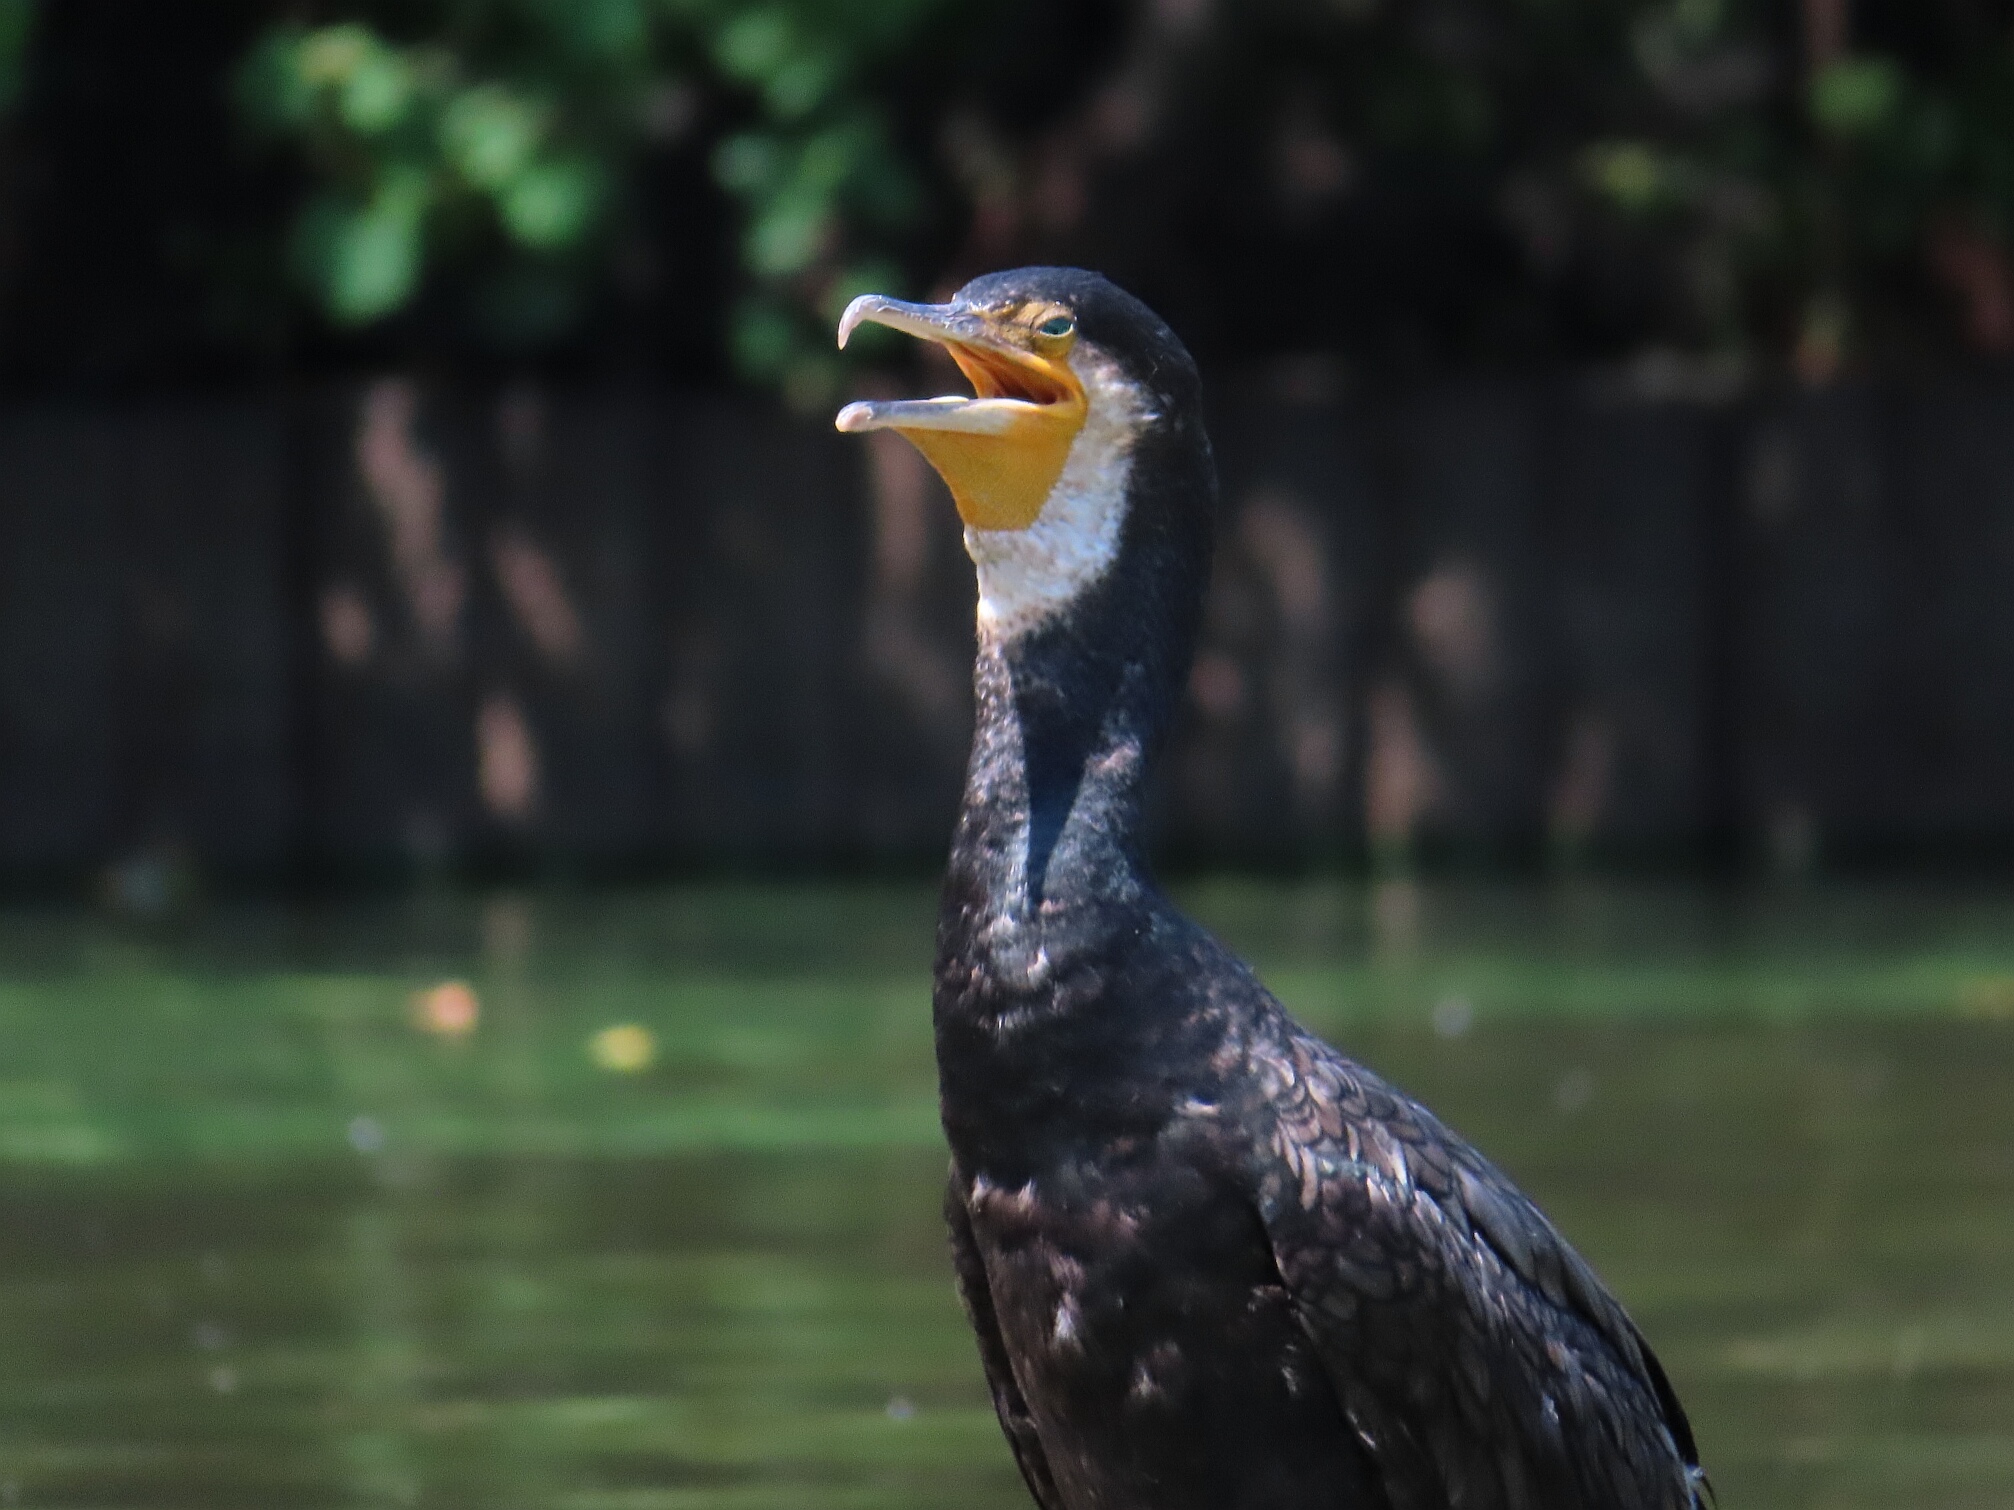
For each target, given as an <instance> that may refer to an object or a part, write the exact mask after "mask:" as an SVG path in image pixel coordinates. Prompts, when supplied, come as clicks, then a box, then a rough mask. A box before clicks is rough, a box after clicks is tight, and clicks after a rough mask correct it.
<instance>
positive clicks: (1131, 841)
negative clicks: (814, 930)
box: [939, 563, 1194, 984]
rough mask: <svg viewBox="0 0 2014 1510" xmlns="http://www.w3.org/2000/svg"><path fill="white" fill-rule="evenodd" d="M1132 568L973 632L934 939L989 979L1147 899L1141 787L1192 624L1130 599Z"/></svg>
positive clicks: (1146, 597)
mask: <svg viewBox="0 0 2014 1510" xmlns="http://www.w3.org/2000/svg"><path fill="white" fill-rule="evenodd" d="M1128 564H1129V565H1130V564H1133V563H1128ZM1132 575H1133V574H1132V573H1131V572H1129V571H1126V570H1124V569H1121V570H1120V571H1118V572H1115V573H1114V577H1113V579H1111V580H1108V582H1107V583H1105V584H1102V585H1101V587H1100V589H1099V590H1096V591H1094V592H1092V593H1090V594H1088V595H1087V599H1086V601H1084V602H1081V603H1079V604H1077V605H1073V607H1072V609H1071V610H1070V611H1069V612H1068V613H1067V614H1065V615H1062V616H1060V617H1059V618H1058V620H1057V621H1055V622H1053V623H1051V624H1048V625H1045V626H1042V627H1040V628H1037V629H1035V630H1033V631H1029V632H1025V633H1023V634H1020V635H1018V636H1015V637H1012V638H1006V637H999V636H995V635H991V634H988V633H985V632H984V631H983V630H982V634H981V639H980V645H979V654H978V659H977V662H976V665H975V668H974V690H975V692H976V702H977V721H976V727H975V730H974V736H973V746H972V760H971V765H970V767H969V769H968V772H967V777H966V787H965V802H964V808H963V811H962V813H961V815H960V818H959V824H958V831H957V836H956V838H955V840H954V842H953V846H952V854H951V863H950V867H949V872H948V874H947V876H946V890H945V912H944V916H943V919H942V931H941V934H940V940H939V946H940V955H950V956H957V957H960V958H963V959H965V960H967V961H968V962H970V963H972V964H975V965H984V966H986V967H988V968H989V969H991V970H994V971H997V972H998V973H999V974H1000V975H1001V976H1002V977H1003V982H1002V983H1003V984H1004V983H1005V980H1011V979H1013V978H1015V977H1016V976H1019V975H1021V974H1022V972H1023V971H1024V970H1025V969H1027V968H1028V967H1029V966H1030V962H1031V961H1033V960H1034V959H1036V958H1037V957H1041V956H1045V955H1046V956H1047V957H1051V958H1053V957H1054V956H1055V955H1056V954H1057V953H1058V951H1059V950H1062V949H1065V948H1068V947H1070V946H1071V945H1072V944H1073V943H1075V944H1077V945H1089V944H1092V943H1093V942H1094V941H1095V937H1096V936H1097V935H1099V934H1102V933H1108V932H1109V931H1111V930H1113V929H1116V928H1123V927H1126V926H1128V922H1127V920H1128V918H1129V917H1137V915H1138V913H1139V911H1140V909H1142V908H1144V907H1146V906H1148V905H1150V904H1151V901H1152V899H1153V897H1154V896H1155V895H1156V894H1155V892H1154V890H1153V887H1152V884H1151V882H1150V880H1149V878H1148V874H1147V868H1146V862H1145V859H1144V854H1143V845H1142V834H1141V827H1142V821H1143V808H1144V803H1145V797H1146V785H1147V779H1148V776H1149V774H1150V771H1151V768H1152V764H1153V759H1154V755H1155V752H1156V750H1157V748H1158V747H1159V745H1160V743H1161V736H1162V734H1163V733H1164V731H1165V729H1166V726H1167V723H1168V720H1169V717H1170V714H1171V711H1172V709H1173V707H1174V704H1175V701H1176V696H1177V693H1178V691H1179V689H1180V687H1181V686H1182V684H1183V683H1184V681H1185V680H1186V678H1187V674H1188V664H1189V656H1190V645H1191V640H1192V638H1193V630H1194V626H1193V617H1194V615H1193V613H1192V612H1188V611H1177V612H1176V613H1174V614H1173V615H1170V614H1169V613H1167V612H1166V611H1164V610H1165V608H1166V607H1167V606H1168V605H1167V599H1166V596H1165V594H1163V593H1159V592H1154V591H1148V592H1145V593H1142V592H1141V591H1139V590H1138V584H1137V583H1129V582H1128V581H1127V580H1126V579H1127V578H1128V577H1130V576H1132ZM1188 586H1189V584H1187V583H1181V584H1179V587H1180V588H1181V589H1187V588H1188ZM1187 595H1188V594H1187V592H1186V591H1181V592H1180V594H1179V597H1178V600H1177V606H1178V609H1179V608H1180V599H1181V598H1186V597H1187ZM1031 983H1032V982H1031Z"/></svg>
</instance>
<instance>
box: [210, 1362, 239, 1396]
mask: <svg viewBox="0 0 2014 1510" xmlns="http://www.w3.org/2000/svg"><path fill="white" fill-rule="evenodd" d="M210 1388H211V1389H213V1390H215V1391H216V1392H217V1393H218V1394H220V1395H232V1394H236V1393H237V1391H238V1371H237V1370H236V1369H234V1368H230V1367H228V1366H225V1365H222V1364H219V1365H218V1366H217V1367H216V1368H213V1369H211V1370H210Z"/></svg>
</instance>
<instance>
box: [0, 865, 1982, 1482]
mask: <svg viewBox="0 0 2014 1510" xmlns="http://www.w3.org/2000/svg"><path fill="white" fill-rule="evenodd" d="M1195 899H1196V902H1197V904H1198V906H1199V907H1201V908H1202V909H1203V910H1204V911H1205V912H1206V913H1208V914H1209V915H1211V916H1212V917H1213V918H1215V919H1216V920H1217V921H1218V923H1219V925H1220V926H1221V927H1222V928H1223V929H1224V930H1225V931H1226V932H1227V933H1229V934H1230V935H1231V936H1232V937H1233V938H1234V939H1235V940H1236V941H1238V942H1239V943H1240V944H1241V945H1242V946H1244V947H1247V948H1249V949H1251V950H1252V951H1253V952H1254V953H1255V954H1256V955H1257V956H1258V957H1259V959H1260V961H1261V963H1262V965H1263V966H1264V967H1265V968H1266V970H1267V971H1268V973H1269V975H1270V976H1271V977H1272V978H1273V979H1275V980H1276V981H1277V982H1278V983H1279V984H1280V986H1281V988H1282V989H1283V991H1284V993H1285V994H1286V995H1288V996H1289V998H1290V999H1291V1000H1292V1001H1293V1002H1294V1004H1295V1005H1296V1006H1297V1007H1299V1008H1300V1009H1301V1010H1303V1011H1304V1012H1305V1013H1306V1014H1307V1015H1308V1016H1310V1017H1311V1018H1312V1019H1314V1020H1315V1021H1316V1023H1317V1024H1318V1025H1319V1026H1320V1027H1322V1028H1323V1029H1324V1031H1326V1032H1328V1033H1330V1034H1331V1035H1332V1036H1334V1037H1336V1038H1337V1039H1338V1040H1339V1041H1341V1042H1343V1043H1345V1044H1346V1045H1347V1046H1349V1047H1350V1048H1351V1049H1352V1050H1353V1051H1355V1052H1356V1053H1358V1054H1359V1055H1360V1056H1361V1057H1364V1058H1366V1059H1367V1060H1369V1061H1370V1062H1372V1063H1374V1064H1375V1065H1377V1066H1378V1067H1379V1068H1381V1069H1383V1070H1385V1071H1386V1072H1388V1073H1389V1074H1391V1075H1393V1076H1395V1077H1396V1078H1398V1079H1399V1080H1401V1081H1402V1082H1403V1083H1405V1084H1407V1085H1408V1086H1410V1087H1411V1088H1413V1089H1415V1090H1416V1091H1418V1092H1420V1093H1421V1094H1422V1095H1425V1096H1427V1097H1428V1098H1429V1099H1431V1100H1432V1101H1433V1102H1434V1103H1435V1104H1436V1105H1437V1106H1438V1107H1439V1108H1440V1109H1442V1111H1443V1112H1444V1113H1445V1114H1446V1115H1447V1116H1448V1118H1449V1119H1450V1120H1451V1121H1453V1122H1454V1123H1455V1124H1456V1125H1457V1126H1459V1127H1461V1128H1462V1129H1463V1130H1464V1131H1465V1132H1467V1133H1469V1134H1470V1135H1471V1136H1473V1137H1475V1138H1476V1139H1477V1140H1478V1141H1480V1142H1481V1143H1482V1144H1483V1145H1484V1146H1485V1147H1486V1148H1488V1149H1489V1150H1490V1151H1491V1152H1492V1153H1493V1154H1494V1155H1495V1156H1496V1157H1497V1158H1498V1159H1499V1160H1500V1162H1502V1163H1504V1164H1505V1165H1506V1166H1508V1167H1509V1168H1510V1169H1511V1170H1512V1171H1513V1172H1514V1173H1515V1174H1516V1175H1517V1177H1518V1178H1519V1179H1520V1180H1522V1181H1523V1182H1525V1183H1526V1184H1527V1185H1528V1186H1529V1187H1530V1188H1531V1189H1532V1190H1533V1191H1534V1192H1535V1193H1536V1194H1538V1195H1539V1196H1540V1198H1541V1199H1542V1200H1543V1201H1544V1202H1545V1204H1546V1205H1547V1206H1548V1207H1549V1209H1550V1210H1551V1211H1552V1212H1553V1214H1554V1215H1555V1217H1556V1218H1557V1219H1558V1220H1559V1221H1560V1223H1561V1224H1562V1225H1563V1226H1564V1227H1565V1228H1566V1230H1567V1231H1568V1232H1569V1233H1570V1234H1571V1235H1572V1236H1573V1237H1574V1238H1575V1240H1576V1241H1577V1242H1578V1243H1579V1244H1580V1245H1581V1246H1582V1247H1583V1248H1584V1249H1585V1250H1586V1251H1587V1252H1588V1253H1589V1254H1590V1256H1592V1257H1593V1258H1594V1259H1595V1261H1596V1262H1597V1264H1598V1265H1599V1266H1600V1267H1601V1268H1602V1269H1603V1271H1604V1272H1605V1273H1606V1274H1607V1275H1608V1277H1609V1278H1610V1280H1611V1281H1612V1282H1613V1283H1614V1285H1615V1286H1616V1287H1617V1289H1618V1290H1619V1291H1620V1292H1621V1293H1622V1294H1623V1295H1624V1296H1625V1297H1626V1298H1627V1299H1628V1301H1629V1303H1630V1305H1631V1307H1632V1309H1633V1310H1634V1311H1635V1312H1636V1314H1637V1316H1638V1318H1639V1319H1640V1321H1641V1322H1642V1323H1643V1325H1644V1327H1645V1329H1646V1330H1647V1331H1648V1332H1649V1333H1650V1335H1651V1337H1652V1338H1653V1340H1654V1341H1655V1342H1656V1343H1657V1345H1658V1347H1659V1349H1660V1351H1661V1352H1662V1354H1663V1355H1664V1357H1665V1360H1666V1362H1667V1364H1668V1366H1669V1367H1670V1369H1671V1372H1672V1373H1673V1375H1674V1377H1675V1378H1676V1380H1677V1381H1678V1383H1679V1385H1680V1388H1681V1389H1682V1391H1683V1392H1684V1394H1685V1396H1686V1398H1687V1400H1688V1402H1689V1404H1690V1405H1691V1407H1692V1410H1693V1413H1694V1417H1695V1421H1696V1423H1697V1425H1698V1428H1699V1435H1700V1439H1701V1442H1702V1445H1703V1447H1704V1449H1705V1450H1706V1452H1707V1455H1708V1458H1709V1462H1710V1466H1711V1467H1712V1469H1713V1471H1714V1474H1715V1477H1716V1480H1717V1482H1718V1484H1719V1486H1720V1488H1721V1491H1722V1499H1723V1503H1725V1504H1728V1505H1730V1506H1740V1507H1806V1506H1809V1507H1817V1506H1821V1505H1822V1506H1827V1507H1854V1510H1859V1507H1868V1510H1872V1507H1877V1506H1881V1507H1903V1506H1908V1507H1919V1506H1925V1505H1937V1506H1951V1507H1969V1506H1987V1505H1994V1506H2002V1505H2005V1504H2007V1503H2009V1502H2010V1500H2014V1424H2010V1423H2014V1305H2010V1304H2009V1297H2010V1294H2014V1097H2010V1096H2009V1095H2008V1093H2007V1092H2008V1087H2009V1086H2010V1084H2014V1020H2010V1013H2009V1012H2006V1011H2003V1010H2001V1009H2000V1007H1999V1006H1998V1003H1999V1002H2000V1001H2001V1000H2002V999H2003V996H2004V997H2005V999H2007V1000H2014V991H2003V989H2002V983H2005V982H2010V981H2014V905H2009V904H2008V903H2006V902H2004V901H2002V900H2000V899H1997V898H1995V897H1992V896H1985V895H1980V894H1968V895H1946V896H1942V897H1924V896H1921V895H1918V894H1908V895H1903V894H1882V893H1871V892H1831V893H1817V894H1806V895H1804V896H1803V897H1802V898H1801V899H1796V900H1785V899H1783V898H1780V897H1769V898H1763V899H1760V900H1757V899H1739V898H1737V899H1729V898H1726V897H1716V896H1711V895H1705V894H1697V893H1689V892H1655V893H1652V892H1633V893H1632V892H1612V893H1588V894H1577V895H1573V896H1562V895H1561V894H1558V893H1545V892H1518V891H1484V892H1473V893H1459V892H1449V891H1446V890H1444V889H1436V888H1432V887H1428V888H1424V889H1422V890H1420V891H1418V892H1416V893H1415V894H1414V895H1413V896H1412V898H1411V901H1410V903H1409V908H1410V917H1409V920H1408V922H1407V929H1408V933H1407V937H1406V941H1405V943H1404V947H1403V948H1393V947H1390V945H1389V940H1388V939H1384V940H1382V941H1381V935H1380V932H1379V929H1380V927H1381V926H1382V925H1381V924H1380V921H1379V903H1378V901H1377V899H1376V898H1375V897H1373V896H1371V895H1369V894H1367V893H1364V892H1360V891H1356V890H1354V889H1351V888H1342V887H1331V888H1319V887H1310V888H1301V889H1296V890H1292V891H1284V892H1283V891H1279V890H1268V889H1259V888H1252V887H1243V886H1241V887H1230V886H1221V887H1206V888H1200V889H1198V891H1197V892H1196V897H1195ZM500 906H501V908H502V910H501V911H499V907H500ZM929 914H930V901H929V897H928V894H927V892H926V891H925V890H924V889H923V888H914V889H906V888H890V889H887V890H884V891H879V892H863V891H849V892H822V891H812V890H771V891H763V890H759V889H744V890H740V891H706V892H681V893H675V894H660V895H652V896H631V897H621V898H587V899H575V900H568V899H566V898H563V897H561V898H543V899H537V900H525V899H512V900H508V901H507V902H505V903H503V904H499V903H497V902H495V901H491V902H489V903H487V904H484V903H479V902H462V901H455V900H452V899H438V898H436V899H433V900H429V901H424V902H421V903H417V904H413V905H410V906H401V907H381V908H375V909H372V908H346V909H340V910H334V911H324V912H318V913H313V914H305V915H303V914H286V913H278V912H243V913H230V914H225V915H220V916H218V917H216V918H213V919H211V920H209V921H207V922H205V923H203V924H202V925H201V926H200V927H199V928H198V929H197V930H196V931H193V932H190V933H187V934H184V935H179V936H176V937H173V938H166V937H159V936H136V935H132V934H127V933H121V932H118V931H117V930H112V929H108V928H106V927H105V926H104V925H102V924H100V923H97V922H94V921H92V920H90V919H86V918H73V917H65V916H52V915H48V914H43V915H39V916H35V917H24V916H20V915H14V916H9V917H4V918H0V1066H4V1067H0V1216H4V1220H0V1400H4V1409H0V1421H4V1422H5V1425H4V1426H0V1504H4V1505H17V1504H18V1505H93V1506H132V1507H141V1506H146V1507H155V1506H159V1507H170V1506H191V1507H194V1506H202V1507H228V1506H235V1505H244V1506H259V1507H263V1510H284V1507H294V1506H300V1507H308V1506H316V1507H320V1506H405V1505H426V1506H470V1507H474V1506H483V1507H505V1506H539V1507H545V1506H552V1507H571V1510H659V1507H680V1510H687V1507H702V1506H703V1507H709V1510H715V1507H718V1510H757V1507H761V1510H767V1507H772V1506H774V1507H778V1510H781V1507H785V1506H789V1507H792V1510H795V1507H800V1506H805V1505H818V1506H834V1507H851V1506H861V1507H866V1506H869V1505H872V1506H875V1507H895V1510H901V1507H907V1506H916V1507H919V1510H920V1507H922V1506H926V1505H928V1506H932V1507H938V1506H945V1505H957V1506H961V1507H964V1506H971V1507H977V1510H987V1507H1001V1510H1005V1507H1009V1506H1014V1507H1017V1510H1018V1507H1021V1506H1023V1505H1025V1503H1026V1500H1025V1496H1024V1495H1023V1492H1022V1491H1021V1489H1020V1488H1019V1485H1018V1483H1017V1481H1016V1479H1015V1475H1014V1471H1013V1468H1012V1466H1011V1464H1010V1463H1009V1461H1008V1459H1007V1456H1006V1453H1005V1450H1004V1448H1003V1447H1002V1446H1001V1444H1000V1442H999V1440H998V1434H997V1431H996V1429H995V1427H994V1425H993V1423H992V1419H991V1412H990V1409H989V1408H988V1406H987V1404H986V1401H985V1396H984V1389H983V1385H982V1383H981V1380H980V1377H979V1372H978V1368H977V1365H976V1362H975V1360H974V1359H973V1357H972V1353H971V1345H970V1342H969V1340H968V1338H967V1336H966V1333H965V1329H964V1326H963V1322H962V1320H961V1318H960V1317H959V1315H958V1313H957V1308H956V1303H955V1300H954V1298H953V1296H952V1294H951V1290H950V1284H949V1279H948V1274H947V1271H946V1266H945V1262H944V1258H943V1252H942V1240H941V1237H940V1232H939V1226H938V1217H937V1203H938V1181H939V1179H940V1178H941V1174H942V1156H941V1153H940V1152H939V1150H938V1147H937V1144H936V1139H935V1129H934V1117H933V1112H932V1107H931V1070H930V1062H929V1042H928V1022H927V1002H926V1000H925V990H924V986H923V970H924V964H925V955H926V954H927V950H928V938H929ZM449 981H460V982H465V983H466V989H467V990H468V992H469V994H470V996H471V998H472V999H473V1002H474V1003H475V1004H476V1011H475V1012H474V1015H473V1017H472V1019H471V1020H472V1022H473V1024H474V1025H473V1026H472V1027H468V1028H467V1029H466V1030H462V1029H457V1030H456V1031H454V1032H451V1033H445V1034H443V1033H441V1032H437V1031H433V1030H431V1029H428V1028H427V1027H426V1024H425V1021H424V1020H421V1019H417V1018H416V1017H415V1009H414V993H415V992H416V991H427V990H433V989H437V988H438V987H439V986H440V985H442V984H443V983H444V982H449ZM465 1005H466V1004H465ZM448 1015H449V1016H450V1017H451V1018H453V1019H454V1020H455V1021H456V1022H461V1021H462V1020H463V1018H464V1017H465V1016H467V1015H468V1014H467V1012H466V1011H465V1007H464V1006H457V1007H456V1008H455V1009H454V1011H453V1012H451V1013H449V1014H448ZM624 1025H628V1026H632V1027H635V1028H637V1029H640V1030H642V1031H644V1032H646V1033H647V1034H648V1035H649V1041H650V1043H651V1045H652V1048H653V1057H652V1058H650V1059H649V1061H648V1062H646V1063H642V1064H639V1065H636V1066H635V1067H634V1068H632V1069H630V1070H628V1071H622V1070H619V1069H618V1068H613V1067H611V1066H610V1065H609V1064H608V1063H607V1056H606V1055H603V1056H602V1057H601V1058H600V1059H599V1060H598V1058H597V1056H596V1054H595V1052H594V1050H593V1045H594V1044H595V1043H596V1042H597V1041H598V1038H599V1035H604V1034H606V1033H607V1032H608V1031H609V1030H610V1029H611V1028H614V1027H620V1026H624ZM602 1041H605V1040H602Z"/></svg>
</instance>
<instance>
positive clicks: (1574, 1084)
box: [1552, 1069, 1594, 1117]
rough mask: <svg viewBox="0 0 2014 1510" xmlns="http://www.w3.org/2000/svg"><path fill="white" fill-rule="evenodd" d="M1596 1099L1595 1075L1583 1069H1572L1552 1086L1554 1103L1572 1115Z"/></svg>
mask: <svg viewBox="0 0 2014 1510" xmlns="http://www.w3.org/2000/svg"><path fill="white" fill-rule="evenodd" d="M1593 1099H1594V1076H1593V1075H1591V1074H1589V1073H1588V1072H1587V1071H1586V1070H1583V1069H1571V1070H1568V1071H1567V1072H1566V1073H1565V1074H1564V1075H1562V1076H1560V1077H1559V1084H1557V1085H1555V1086H1554V1087H1553V1088H1552V1104H1553V1105H1554V1106H1557V1107H1558V1108H1559V1109H1560V1110H1561V1111H1562V1112H1564V1113H1566V1115H1568V1116H1569V1117H1571V1116H1572V1115H1573V1114H1574V1113H1575V1112H1577V1111H1579V1110H1580V1109H1581V1108H1582V1107H1584V1106H1586V1105H1587V1104H1588V1102H1590V1101H1592V1100H1593Z"/></svg>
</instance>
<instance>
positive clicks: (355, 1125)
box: [347, 1117, 385, 1153]
mask: <svg viewBox="0 0 2014 1510" xmlns="http://www.w3.org/2000/svg"><path fill="white" fill-rule="evenodd" d="M347 1136H348V1137H349V1140H350V1147H352V1148H354V1149H355V1150H356V1151H357V1152H358V1153H377V1152H378V1151H379V1150H381V1149H382V1148H383V1147H384V1146H385V1130H384V1128H383V1127H381V1126H380V1125H379V1124H378V1119H377V1118H376V1117H352V1118H350V1126H349V1131H348V1134H347Z"/></svg>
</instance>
